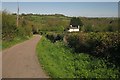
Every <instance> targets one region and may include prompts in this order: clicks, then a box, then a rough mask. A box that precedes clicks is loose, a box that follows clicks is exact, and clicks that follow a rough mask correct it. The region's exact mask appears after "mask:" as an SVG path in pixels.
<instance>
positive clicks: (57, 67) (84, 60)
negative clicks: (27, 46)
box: [36, 36, 119, 78]
mask: <svg viewBox="0 0 120 80" xmlns="http://www.w3.org/2000/svg"><path fill="white" fill-rule="evenodd" d="M36 50H37V56H38V59H39V62H40V63H41V64H42V67H43V69H44V70H45V71H46V72H47V73H48V74H49V76H50V77H52V78H118V77H119V68H117V67H116V65H114V64H112V63H110V62H107V61H106V60H105V59H103V58H96V57H95V56H92V55H90V54H86V53H79V54H78V53H76V52H74V51H73V49H71V48H69V47H68V46H66V45H65V44H64V42H63V41H56V42H52V41H50V40H49V39H47V38H46V37H44V36H43V37H42V39H41V40H40V41H39V43H38V45H37V48H36ZM109 65H111V66H109Z"/></svg>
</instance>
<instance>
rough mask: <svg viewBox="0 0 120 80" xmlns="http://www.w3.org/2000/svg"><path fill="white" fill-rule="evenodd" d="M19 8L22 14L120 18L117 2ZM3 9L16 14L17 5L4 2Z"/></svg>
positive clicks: (26, 4) (28, 4)
mask: <svg viewBox="0 0 120 80" xmlns="http://www.w3.org/2000/svg"><path fill="white" fill-rule="evenodd" d="M101 1H102V0H101ZM111 1H112V0H111ZM19 7H20V13H37V14H64V15H66V16H85V17H117V16H118V3H117V2H19ZM2 9H3V10H4V9H6V10H7V11H9V12H11V13H16V12H17V3H16V2H3V3H2Z"/></svg>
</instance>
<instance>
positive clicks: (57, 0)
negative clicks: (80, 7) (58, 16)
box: [1, 0, 120, 2]
mask: <svg viewBox="0 0 120 80" xmlns="http://www.w3.org/2000/svg"><path fill="white" fill-rule="evenodd" d="M1 1H2V2H16V1H20V2H28V1H29V2H119V1H120V0H1Z"/></svg>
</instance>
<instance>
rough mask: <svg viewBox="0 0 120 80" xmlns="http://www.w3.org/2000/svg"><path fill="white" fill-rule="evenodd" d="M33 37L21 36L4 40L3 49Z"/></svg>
mask: <svg viewBox="0 0 120 80" xmlns="http://www.w3.org/2000/svg"><path fill="white" fill-rule="evenodd" d="M30 38H31V37H24V38H21V37H15V38H14V39H13V40H11V41H2V50H4V49H6V48H9V47H11V46H13V45H15V44H17V43H21V42H23V41H25V40H28V39H30Z"/></svg>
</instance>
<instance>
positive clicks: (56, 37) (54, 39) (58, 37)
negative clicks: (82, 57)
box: [46, 32, 64, 42]
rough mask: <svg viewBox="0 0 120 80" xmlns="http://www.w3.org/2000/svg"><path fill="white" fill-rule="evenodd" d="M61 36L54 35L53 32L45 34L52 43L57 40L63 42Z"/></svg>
mask: <svg viewBox="0 0 120 80" xmlns="http://www.w3.org/2000/svg"><path fill="white" fill-rule="evenodd" d="M63 36H64V35H63V34H62V33H55V32H48V33H47V34H46V37H47V38H48V39H49V40H50V41H52V42H56V41H58V40H63Z"/></svg>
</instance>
